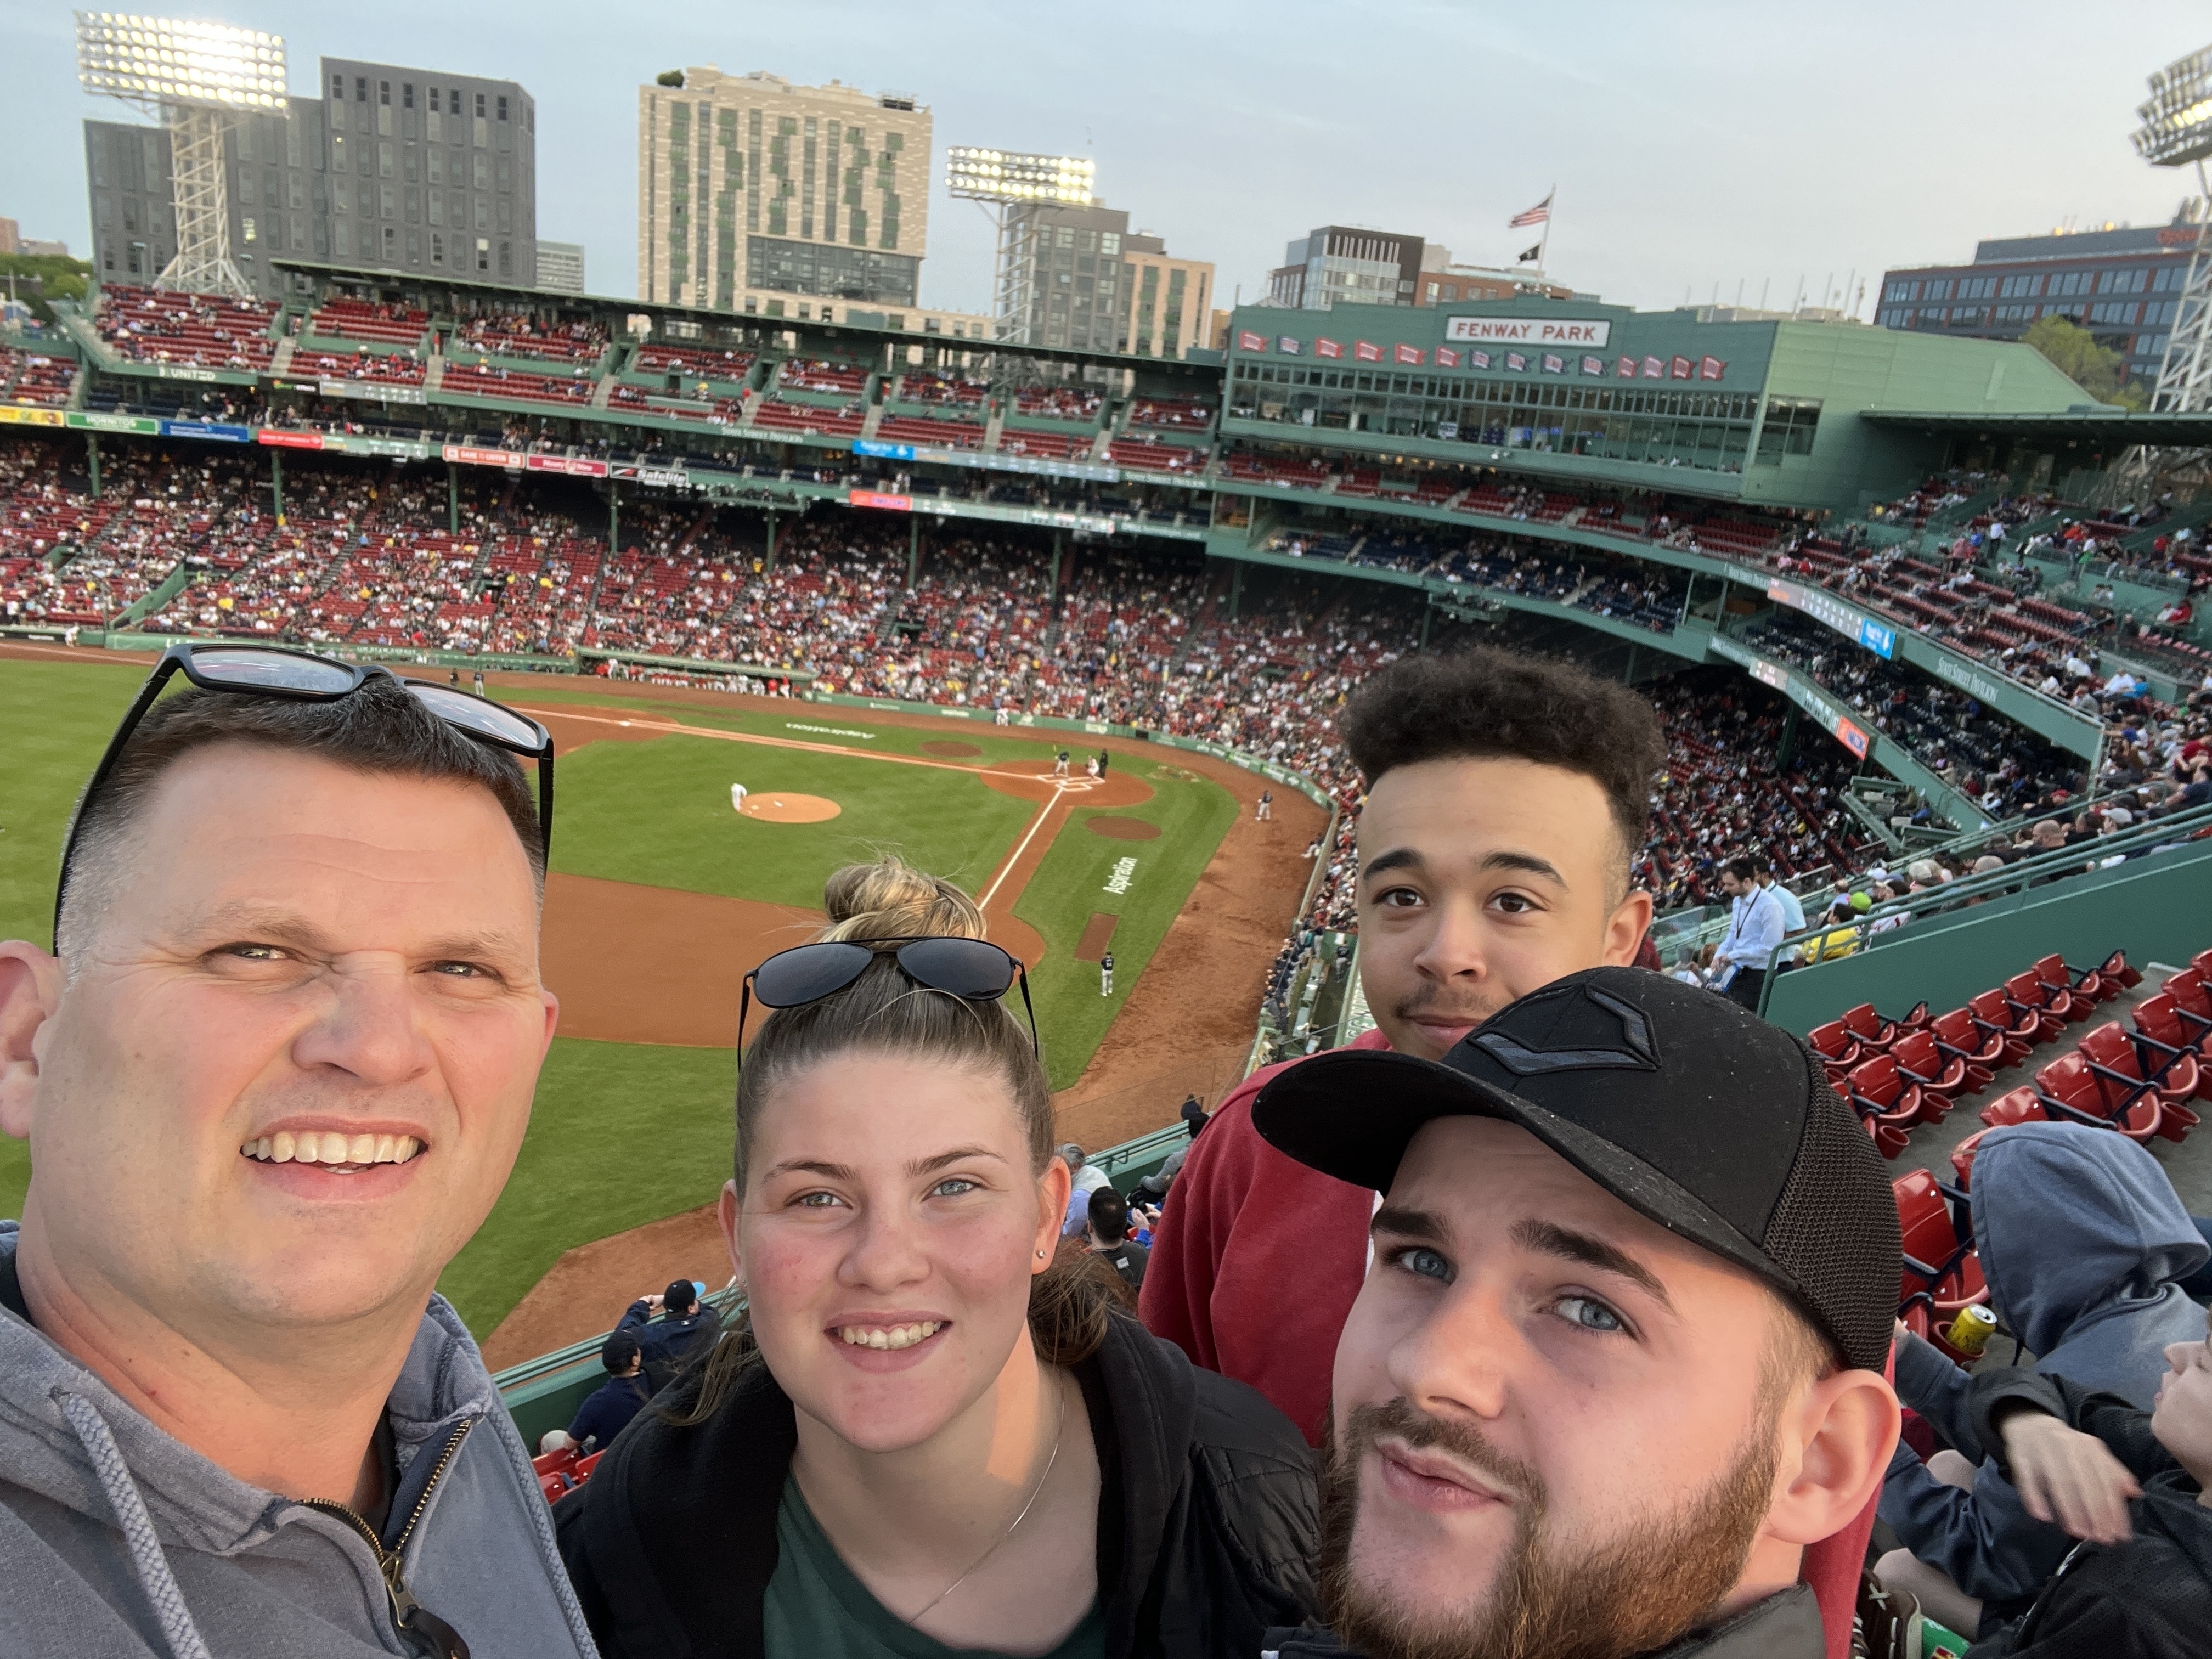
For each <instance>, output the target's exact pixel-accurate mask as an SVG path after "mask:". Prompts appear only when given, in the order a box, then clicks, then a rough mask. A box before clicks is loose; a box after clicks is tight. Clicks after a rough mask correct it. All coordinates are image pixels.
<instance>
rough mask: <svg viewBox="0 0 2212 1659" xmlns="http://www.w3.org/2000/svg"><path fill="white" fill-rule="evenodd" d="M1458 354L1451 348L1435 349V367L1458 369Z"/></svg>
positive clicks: (1440, 347) (1439, 347)
mask: <svg viewBox="0 0 2212 1659" xmlns="http://www.w3.org/2000/svg"><path fill="white" fill-rule="evenodd" d="M1459 356H1460V355H1459V353H1458V352H1456V351H1455V350H1454V349H1452V348H1451V347H1449V346H1438V347H1437V368H1458V367H1459Z"/></svg>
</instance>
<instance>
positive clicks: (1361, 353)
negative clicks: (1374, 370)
mask: <svg viewBox="0 0 2212 1659" xmlns="http://www.w3.org/2000/svg"><path fill="white" fill-rule="evenodd" d="M1352 356H1354V357H1356V358H1357V359H1358V361H1359V362H1363V363H1379V362H1382V361H1383V348H1382V347H1381V346H1379V345H1376V343H1375V342H1374V341H1372V340H1355V341H1354V342H1353V343H1352Z"/></svg>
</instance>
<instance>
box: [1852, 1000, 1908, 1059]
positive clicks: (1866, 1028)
mask: <svg viewBox="0 0 2212 1659" xmlns="http://www.w3.org/2000/svg"><path fill="white" fill-rule="evenodd" d="M1842 1024H1843V1027H1844V1030H1847V1031H1849V1032H1850V1034H1851V1036H1852V1037H1853V1038H1854V1039H1855V1040H1856V1041H1857V1043H1858V1045H1859V1047H1860V1048H1861V1049H1862V1050H1863V1051H1865V1052H1866V1053H1868V1054H1880V1053H1881V1052H1882V1051H1883V1050H1885V1049H1887V1048H1888V1047H1889V1045H1890V1044H1891V1043H1893V1042H1896V1041H1897V1037H1898V1032H1899V1026H1898V1024H1897V1023H1896V1021H1894V1020H1888V1019H1884V1018H1882V1017H1881V1015H1880V1014H1878V1013H1876V1012H1875V1008H1874V1004H1872V1003H1871V1002H1862V1003H1861V1004H1859V1006H1857V1007H1856V1008H1846V1009H1844V1013H1843V1019H1842Z"/></svg>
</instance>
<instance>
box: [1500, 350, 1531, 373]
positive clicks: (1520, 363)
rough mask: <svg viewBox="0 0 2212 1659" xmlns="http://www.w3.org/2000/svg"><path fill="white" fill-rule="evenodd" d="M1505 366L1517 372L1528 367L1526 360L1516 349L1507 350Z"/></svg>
mask: <svg viewBox="0 0 2212 1659" xmlns="http://www.w3.org/2000/svg"><path fill="white" fill-rule="evenodd" d="M1505 367H1506V368H1510V369H1511V370H1512V371H1513V372H1514V373H1515V374H1520V373H1521V372H1522V370H1524V369H1526V368H1528V359H1527V358H1526V357H1523V356H1522V355H1521V354H1520V353H1519V352H1517V351H1509V352H1507V353H1506V354H1505Z"/></svg>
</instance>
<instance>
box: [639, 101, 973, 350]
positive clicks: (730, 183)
mask: <svg viewBox="0 0 2212 1659" xmlns="http://www.w3.org/2000/svg"><path fill="white" fill-rule="evenodd" d="M929 142H930V116H929V110H928V108H927V106H923V105H918V104H916V103H915V100H914V99H913V98H912V97H911V96H909V95H908V94H903V93H893V92H883V93H868V92H862V91H860V89H859V88H856V87H848V86H844V85H842V84H840V83H839V82H836V81H832V82H829V85H827V86H822V87H799V86H793V84H792V83H791V82H788V81H787V80H785V79H784V78H783V77H782V76H777V75H769V74H766V73H764V72H762V71H759V70H755V71H754V72H752V73H750V74H747V75H725V74H723V73H722V72H721V71H720V70H718V69H716V68H714V66H713V65H711V64H709V65H708V66H706V67H704V68H698V69H687V70H683V71H682V72H681V73H680V74H674V73H671V74H670V75H665V76H662V77H661V78H660V80H659V82H655V83H654V84H653V85H651V86H644V87H640V88H638V97H637V273H638V295H639V297H640V298H641V299H643V300H647V301H654V302H657V303H659V304H664V305H680V306H696V307H702V308H705V309H711V310H715V311H732V312H745V313H756V314H760V315H766V316H774V317H781V316H792V317H805V318H810V319H811V318H829V319H832V320H836V319H837V318H840V317H842V316H844V315H845V314H846V313H847V312H848V309H849V308H851V307H860V308H862V309H863V310H865V311H868V312H875V313H900V314H902V315H905V314H907V313H919V312H920V311H921V260H922V254H923V252H924V249H925V247H926V246H927V237H928V234H929V165H930V155H929Z"/></svg>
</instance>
